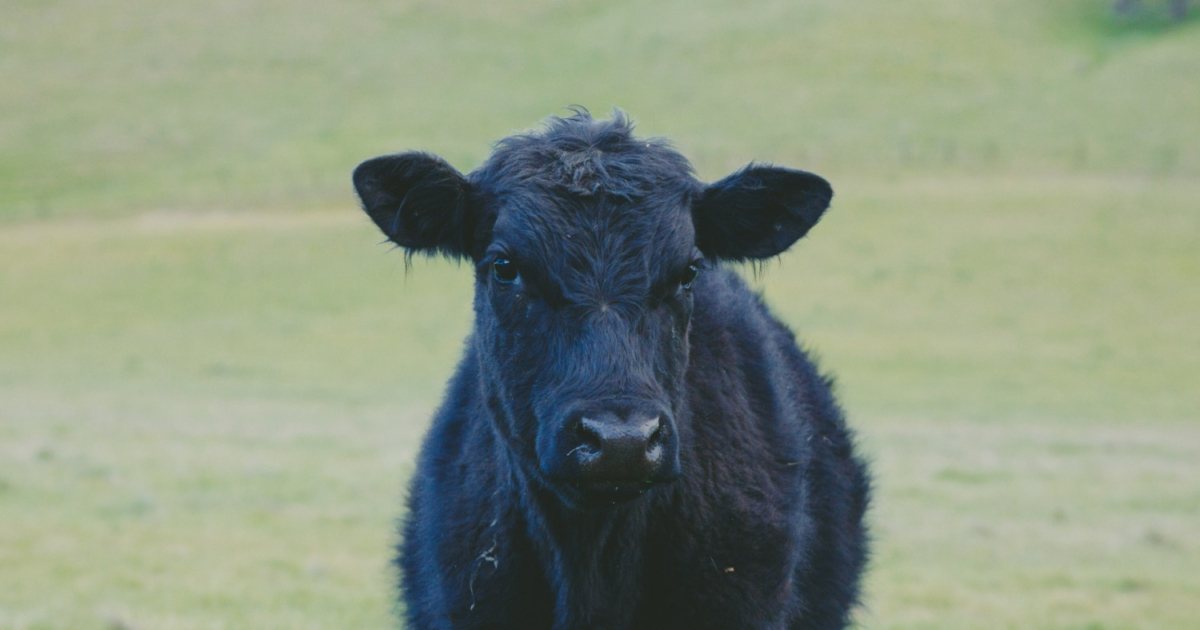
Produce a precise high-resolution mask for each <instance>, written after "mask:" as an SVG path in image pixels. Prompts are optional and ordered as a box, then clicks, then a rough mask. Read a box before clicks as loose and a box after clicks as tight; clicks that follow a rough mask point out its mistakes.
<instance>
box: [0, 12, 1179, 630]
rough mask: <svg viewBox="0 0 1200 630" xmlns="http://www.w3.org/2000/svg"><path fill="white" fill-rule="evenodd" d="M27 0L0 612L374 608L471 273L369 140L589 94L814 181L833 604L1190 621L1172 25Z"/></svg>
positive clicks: (88, 622)
mask: <svg viewBox="0 0 1200 630" xmlns="http://www.w3.org/2000/svg"><path fill="white" fill-rule="evenodd" d="M475 4H476V3H467V2H460V1H457V0H455V1H449V2H446V1H443V2H416V1H414V2H400V3H382V2H355V3H349V2H347V3H336V4H333V3H315V2H312V3H295V2H293V3H282V2H266V1H262V2H218V3H215V4H214V3H207V4H200V3H191V2H175V3H166V4H163V3H149V2H141V1H136V0H113V1H112V2H106V3H83V2H77V1H70V0H64V1H63V2H56V3H44V2H39V3H35V2H26V1H14V2H9V3H7V4H6V5H5V8H4V14H5V19H4V20H3V21H0V85H3V86H4V89H3V90H0V149H2V150H0V629H2V630H17V629H21V630H34V629H39V630H49V629H66V628H71V629H89V628H93V629H102V628H107V629H109V630H118V629H122V628H123V629H126V630H128V629H130V628H137V629H141V630H159V629H162V630H175V629H179V630H183V629H188V630H190V629H201V628H204V629H208V628H255V629H263V630H269V629H272V628H280V629H283V628H288V629H291V628H329V629H344V628H385V627H394V626H396V625H397V623H398V622H397V621H396V618H395V615H394V610H393V606H394V604H393V602H394V590H393V583H394V575H393V573H392V570H391V568H390V566H389V564H388V563H389V561H390V556H391V551H390V547H391V545H393V544H394V543H395V542H396V539H395V533H394V523H395V520H396V518H398V517H399V515H400V513H401V505H402V498H403V493H404V485H405V482H406V480H407V478H408V476H409V474H411V470H412V462H413V458H414V455H415V451H416V449H417V448H418V446H419V439H420V435H421V433H422V432H423V430H424V426H425V424H426V422H427V418H428V416H429V414H430V413H431V410H432V407H433V405H435V404H436V403H437V400H438V397H439V393H440V391H441V387H442V384H443V382H444V380H445V378H446V376H447V375H448V374H449V373H450V371H451V369H452V368H453V365H454V362H455V361H456V360H457V356H458V353H459V350H460V348H461V343H462V341H461V340H462V336H463V334H464V333H465V331H466V330H467V329H468V327H469V325H470V304H469V301H470V293H471V291H470V286H469V283H470V274H469V273H467V270H466V269H464V268H458V267H455V266H453V265H449V264H445V263H441V262H423V261H418V262H416V263H415V264H414V266H413V268H412V269H411V270H407V271H406V269H405V265H404V260H403V256H402V255H401V254H400V253H399V252H396V251H393V250H392V249H391V248H390V247H388V246H386V245H381V244H380V240H381V238H380V237H379V236H378V234H377V232H375V231H374V228H373V227H372V226H371V225H370V223H369V221H368V220H367V219H366V218H365V217H363V216H361V213H359V212H358V211H357V210H356V209H355V208H354V202H353V200H352V198H351V193H350V191H349V183H348V173H349V171H350V169H351V168H353V165H354V164H356V163H357V161H359V160H361V159H364V158H366V157H370V156H373V155H376V154H379V153H384V152H388V151H393V150H399V149H403V148H424V149H430V150H434V151H437V152H438V153H440V154H442V155H444V156H446V157H447V158H449V159H450V160H451V161H452V162H454V163H455V164H456V165H458V166H460V167H462V168H464V169H467V168H470V167H472V166H473V165H475V164H477V163H478V162H479V161H480V160H481V159H483V157H485V156H486V154H487V143H488V142H490V141H492V140H495V139H496V138H499V137H502V136H504V135H506V134H508V133H510V132H512V131H514V130H518V129H522V128H525V127H528V126H529V125H531V124H533V123H534V122H535V121H537V120H538V119H540V118H541V117H542V116H544V115H545V114H547V113H551V112H562V111H563V110H562V107H563V106H564V105H566V104H569V103H581V104H584V105H587V106H590V107H592V108H593V110H597V111H600V112H603V111H606V110H607V108H608V106H609V105H610V104H616V105H620V106H622V107H624V108H626V109H628V110H629V111H630V113H631V114H633V115H634V116H635V117H636V118H637V119H638V120H639V122H640V128H641V130H642V131H643V132H644V133H648V134H664V135H668V136H670V137H672V138H673V139H674V140H675V141H676V142H677V144H678V145H679V146H680V147H681V149H683V150H684V151H685V152H686V153H687V154H688V155H690V156H692V157H693V158H694V159H695V162H696V164H697V167H698V169H699V170H700V172H701V174H702V176H704V177H706V178H709V179H712V178H716V177H719V176H721V175H722V174H724V173H725V172H727V171H729V170H731V169H733V168H736V167H738V166H740V165H741V164H743V163H745V162H746V161H748V160H750V159H756V158H757V159H767V160H773V161H778V162H781V163H785V164H789V165H794V166H801V167H806V168H810V169H812V170H816V171H818V172H820V173H822V174H825V175H827V176H829V177H830V179H831V180H833V183H834V186H835V188H836V190H837V191H838V194H837V197H836V199H835V204H834V208H833V210H832V211H831V212H830V214H829V215H828V216H827V218H826V219H825V220H824V221H823V222H822V223H821V225H820V226H818V227H817V228H816V229H815V230H814V231H813V232H812V234H811V235H810V237H809V238H807V239H806V240H805V241H804V242H803V243H801V245H800V246H798V247H797V248H796V250H795V251H794V252H793V253H790V254H788V255H787V256H786V257H784V258H783V259H782V260H781V261H779V262H778V263H771V264H768V265H767V266H766V267H765V269H764V270H763V271H762V272H761V273H759V274H758V275H757V276H756V275H755V274H754V273H753V272H749V271H748V272H747V275H748V276H750V277H751V280H752V282H754V284H756V285H757V286H759V287H760V288H762V289H763V290H764V291H765V292H766V294H767V297H768V300H769V301H770V302H771V304H772V305H773V306H774V308H775V309H776V311H777V313H779V314H780V316H781V317H782V318H783V319H784V320H785V321H787V322H788V323H789V324H791V325H792V326H793V327H794V328H795V329H796V330H797V331H798V332H799V334H800V336H801V337H802V338H803V339H804V340H805V342H806V343H807V344H808V346H809V347H810V348H811V349H812V350H813V351H814V352H815V354H817V355H818V356H819V357H820V359H821V361H822V364H823V365H824V366H825V367H826V368H827V369H828V370H830V371H831V372H833V373H835V374H836V375H837V376H838V384H839V391H840V395H841V397H842V399H843V401H844V402H845V406H846V408H847V411H848V413H849V415H850V417H851V420H852V423H853V424H854V425H855V426H856V427H857V428H858V429H859V433H860V437H861V440H862V444H863V447H864V450H865V452H866V453H867V454H868V455H869V456H870V457H871V458H872V459H873V460H874V470H875V472H876V476H877V483H878V492H877V503H876V507H875V509H874V510H873V512H872V513H871V522H872V525H873V529H874V531H875V536H876V543H875V549H876V555H875V559H874V561H873V563H872V566H871V569H870V573H869V575H868V578H867V597H866V607H865V608H864V610H863V612H862V613H861V615H860V622H861V623H862V625H863V626H865V627H868V628H888V629H892V628H894V629H913V630H916V629H926V628H952V629H973V628H979V629H985V628H986V629H992V628H1012V629H1022V630H1023V629H1027V628H1035V629H1071V630H1101V629H1103V630H1123V629H1134V628H1136V629H1147V630H1150V629H1160V628H1165V629H1176V628H1177V629H1180V630H1183V629H1190V628H1192V627H1193V626H1194V625H1195V621H1194V620H1195V619H1197V618H1200V578H1198V577H1197V576H1200V571H1197V567H1200V482H1198V481H1197V480H1200V422H1198V420H1200V387H1197V386H1196V384H1197V383H1200V355H1198V354H1197V352H1196V349H1197V348H1200V326H1197V325H1196V321H1197V317H1198V316H1200V292H1197V291H1196V290H1195V287H1197V286H1200V256H1198V255H1197V252H1198V251H1200V214H1197V212H1196V210H1197V207H1198V206H1197V200H1200V177H1198V176H1200V117H1198V116H1196V115H1195V112H1197V111H1200V82H1197V81H1196V80H1195V77H1197V76H1200V29H1198V28H1197V26H1196V24H1195V23H1194V22H1193V23H1187V24H1183V25H1170V24H1167V23H1166V22H1165V21H1163V20H1161V19H1158V18H1155V17H1154V16H1148V17H1145V18H1141V19H1138V20H1133V21H1121V20H1116V19H1114V18H1112V17H1111V16H1109V15H1108V14H1107V13H1106V7H1107V6H1108V5H1109V3H1107V2H1100V1H1099V0H1097V1H1096V2H1087V1H1084V0H1074V1H1067V0H1064V1H1063V2H1060V3H1038V2H1033V1H1032V0H1020V1H1011V2H999V1H985V0H972V1H969V2H959V3H937V2H932V0H920V1H917V2H908V3H895V2H883V1H881V0H880V1H870V2H859V3H836V2H831V1H824V0H811V1H808V2H782V1H780V2H773V1H766V0H763V1H754V2H745V3H727V2H725V3H723V2H715V1H708V0H701V1H699V2H696V1H692V2H687V3H685V2H681V1H680V2H654V3H648V2H643V3H634V2H606V3H600V2H545V1H537V0H522V1H519V2H518V1H503V2H492V3H487V4H486V5H483V6H474V5H475Z"/></svg>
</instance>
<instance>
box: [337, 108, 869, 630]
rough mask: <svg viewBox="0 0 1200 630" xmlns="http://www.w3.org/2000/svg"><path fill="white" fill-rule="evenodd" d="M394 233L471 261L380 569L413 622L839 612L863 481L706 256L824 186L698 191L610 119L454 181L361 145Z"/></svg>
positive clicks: (824, 397) (740, 175)
mask: <svg viewBox="0 0 1200 630" xmlns="http://www.w3.org/2000/svg"><path fill="white" fill-rule="evenodd" d="M354 185H355V187H356V189H357V191H358V194H359V196H360V197H361V198H362V202H363V206H364V208H365V209H366V211H367V213H368V214H369V215H370V216H371V218H372V219H373V220H374V221H375V223H376V224H377V225H378V226H379V227H380V229H382V230H383V232H384V233H385V234H386V235H387V236H388V237H389V238H390V239H391V240H393V241H395V242H396V243H398V244H399V245H400V246H402V247H404V248H405V249H406V250H407V252H408V253H409V254H412V253H414V252H419V253H427V254H434V253H440V254H444V255H446V256H450V257H453V258H459V259H463V260H469V261H470V262H471V264H473V265H474V267H475V307H474V308H475V328H474V331H473V332H472V333H471V335H470V337H469V338H468V340H467V343H466V350H465V354H464V356H463V359H462V362H461V363H460V364H459V366H458V369H457V371H456V373H455V375H454V377H453V379H451V381H450V384H449V388H448V391H447V393H446V399H445V401H444V402H443V404H442V407H441V409H440V410H439V411H438V412H437V415H436V417H435V418H434V421H433V425H432V428H431V429H430V431H429V434H428V435H427V436H426V438H425V444H424V448H423V449H422V451H421V455H420V461H419V463H418V466H417V471H416V475H415V477H414V479H413V482H412V489H411V495H410V498H409V505H408V508H409V511H408V516H407V518H406V520H405V523H404V527H403V542H402V543H401V545H400V549H399V560H398V564H399V567H400V570H401V586H402V592H403V598H404V602H405V604H406V610H407V616H408V619H409V622H410V624H411V627H413V628H416V629H418V630H426V629H434V628H437V629H446V628H498V629H499V628H503V629H509V628H511V629H520V630H537V629H550V628H553V629H555V630H567V629H608V630H622V629H635V628H645V629H654V630H669V629H673V628H678V629H680V630H697V629H702V628H721V629H749V628H778V629H784V628H787V629H793V630H794V629H800V628H804V629H818V628H819V629H828V628H843V627H844V626H845V625H846V624H847V621H848V619H847V618H848V616H849V614H850V612H851V609H852V607H853V606H854V604H855V602H856V598H857V595H858V583H859V575H860V573H861V572H862V568H863V563H864V559H865V555H866V539H865V533H864V527H863V523H862V517H863V511H864V509H865V508H866V504H867V495H868V480H867V475H866V471H865V468H864V466H863V464H862V462H861V461H859V460H858V459H856V457H855V456H854V454H853V452H852V439H851V434H850V431H849V430H848V429H847V428H846V426H845V423H844V421H843V419H842V415H841V413H840V411H839V409H838V406H837V403H836V402H835V401H834V398H833V395H832V394H831V392H830V382H829V380H828V379H827V378H825V377H823V376H822V375H821V374H820V373H819V372H818V371H817V369H816V367H815V366H814V365H813V363H812V361H811V360H810V359H809V358H808V357H807V356H806V355H805V354H804V353H803V352H802V351H801V350H799V349H798V348H797V346H796V342H795V339H794V337H793V336H792V333H791V332H789V331H788V329H787V328H786V327H784V325H783V324H781V323H780V322H779V321H778V320H776V319H775V318H774V317H772V316H771V315H770V313H769V312H768V311H767V308H766V307H765V306H764V305H763V303H762V302H761V301H760V300H759V298H757V297H756V296H755V295H754V294H753V293H752V292H751V291H750V290H749V289H748V288H747V287H746V285H745V283H744V282H743V281H742V280H741V279H740V278H739V277H738V276H737V275H736V274H735V273H733V272H732V271H730V270H728V269H727V268H725V266H724V265H723V264H722V263H724V262H727V261H728V262H738V261H754V260H761V259H764V258H770V257H773V256H776V255H778V254H780V253H782V252H783V251H784V250H786V249H787V248H788V247H790V246H791V245H792V243H793V242H795V241H796V239H798V238H800V237H801V236H803V235H804V234H805V233H806V232H808V230H809V228H811V227H812V226H813V224H814V223H816V222H817V219H818V218H819V217H820V216H821V214H822V212H824V210H825V209H826V208H827V207H828V205H829V201H830V199H831V197H832V195H833V192H832V190H831V189H830V187H829V184H828V183H826V182H825V180H823V179H821V178H820V177H818V176H816V175H813V174H811V173H805V172H803V171H796V170H789V169H784V168H777V167H770V166H761V165H750V166H748V167H746V168H745V169H743V170H741V171H739V172H737V173H734V174H733V175H730V176H729V177H726V178H725V179H722V180H721V181H719V182H717V183H715V184H710V185H704V184H702V183H700V182H698V181H697V180H696V179H695V177H694V175H693V171H692V168H691V165H690V164H689V163H688V161H687V160H686V159H684V158H683V157H682V156H681V155H679V154H678V153H676V152H675V151H674V150H673V149H672V148H671V147H670V145H669V144H668V143H667V142H665V141H663V140H659V139H642V138H636V137H634V136H633V135H632V128H631V125H630V122H629V121H628V119H627V118H626V117H625V116H624V115H623V114H621V113H619V112H618V113H616V114H614V115H613V117H612V119H611V120H595V119H593V118H592V117H591V116H590V115H589V114H588V113H587V112H586V111H583V110H579V111H577V112H576V113H575V114H574V115H572V116H570V117H568V118H557V117H554V118H551V119H550V120H549V121H548V122H547V124H546V126H545V128H544V129H542V130H540V131H538V132H534V133H529V134H525V135H518V136H514V137H511V138H507V139H505V140H502V141H500V142H499V143H498V144H497V145H496V147H495V151H494V152H493V154H492V156H491V157H490V158H489V159H488V160H487V162H486V163H484V164H483V165H482V166H480V167H479V168H478V169H477V170H475V171H474V172H472V173H471V174H470V175H467V176H463V175H461V174H460V173H459V172H458V171H456V170H455V169H454V168H452V167H451V166H450V165H448V164H447V163H446V162H444V161H442V160H441V159H439V158H437V157H435V156H433V155H429V154H425V153H401V154H398V155H389V156H384V157H379V158H375V159H373V160H369V161H367V162H364V163H363V164H362V165H360V166H359V167H358V169H357V170H355V172H354Z"/></svg>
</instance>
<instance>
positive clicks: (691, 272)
mask: <svg viewBox="0 0 1200 630" xmlns="http://www.w3.org/2000/svg"><path fill="white" fill-rule="evenodd" d="M699 274H700V268H699V267H697V266H696V265H695V264H694V263H693V264H691V265H688V268H687V270H685V271H684V272H683V275H681V276H679V286H681V287H683V288H685V289H690V288H692V283H693V282H695V281H696V276H697V275H699Z"/></svg>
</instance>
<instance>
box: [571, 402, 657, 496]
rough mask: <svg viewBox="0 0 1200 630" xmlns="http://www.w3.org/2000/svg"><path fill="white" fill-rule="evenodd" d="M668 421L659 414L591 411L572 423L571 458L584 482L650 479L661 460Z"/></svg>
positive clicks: (630, 481) (620, 481)
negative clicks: (574, 442) (575, 442)
mask: <svg viewBox="0 0 1200 630" xmlns="http://www.w3.org/2000/svg"><path fill="white" fill-rule="evenodd" d="M667 426H668V423H667V422H665V421H664V418H663V416H662V414H648V413H631V414H628V415H627V416H625V417H622V416H621V415H618V414H615V413H606V412H601V413H593V414H589V415H584V416H581V417H580V418H579V420H578V422H577V424H576V425H575V432H576V434H577V437H578V439H579V445H578V446H576V447H575V448H574V449H573V450H572V457H574V458H575V461H576V462H577V463H578V466H579V473H580V476H581V481H583V482H585V483H634V482H645V481H650V480H651V479H652V478H653V477H654V476H655V473H657V472H658V471H659V468H660V467H661V466H662V463H663V460H664V453H663V451H664V443H665V442H666V439H667V437H668V436H667V435H666V433H667V431H668V429H667Z"/></svg>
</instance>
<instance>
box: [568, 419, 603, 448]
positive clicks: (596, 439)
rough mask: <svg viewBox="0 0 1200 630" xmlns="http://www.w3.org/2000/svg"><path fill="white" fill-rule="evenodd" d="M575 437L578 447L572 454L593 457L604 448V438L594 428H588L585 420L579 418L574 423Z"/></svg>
mask: <svg viewBox="0 0 1200 630" xmlns="http://www.w3.org/2000/svg"><path fill="white" fill-rule="evenodd" d="M575 435H576V436H577V437H578V438H579V446H576V447H575V449H574V450H573V451H572V452H579V453H581V454H583V455H595V454H597V453H599V452H600V451H601V450H603V448H604V437H603V436H601V435H600V432H599V431H597V430H596V428H595V427H592V426H589V423H588V422H587V420H586V419H585V418H580V419H579V420H577V421H576V422H575Z"/></svg>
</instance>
